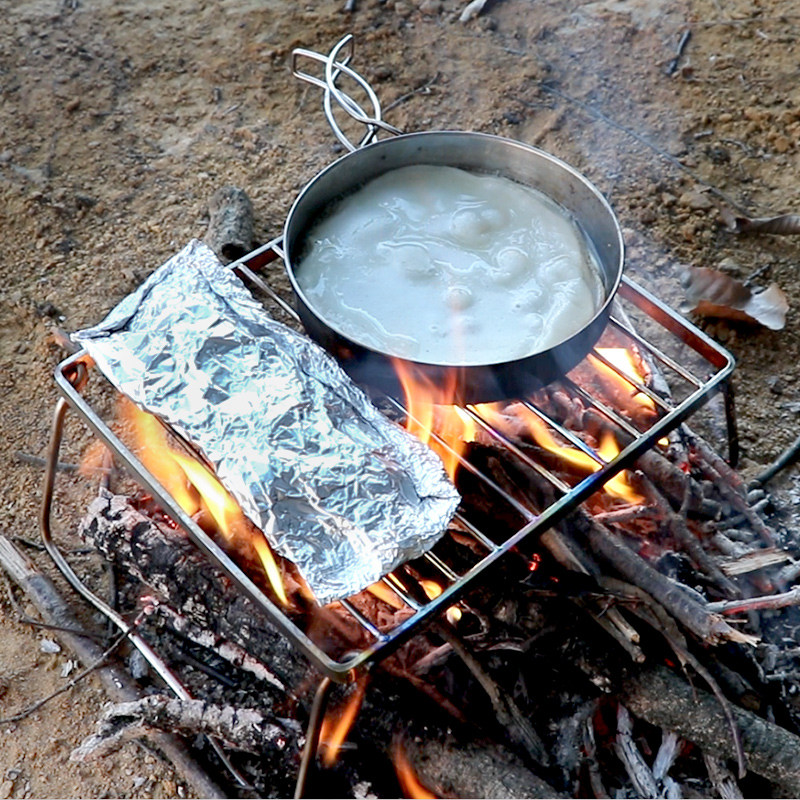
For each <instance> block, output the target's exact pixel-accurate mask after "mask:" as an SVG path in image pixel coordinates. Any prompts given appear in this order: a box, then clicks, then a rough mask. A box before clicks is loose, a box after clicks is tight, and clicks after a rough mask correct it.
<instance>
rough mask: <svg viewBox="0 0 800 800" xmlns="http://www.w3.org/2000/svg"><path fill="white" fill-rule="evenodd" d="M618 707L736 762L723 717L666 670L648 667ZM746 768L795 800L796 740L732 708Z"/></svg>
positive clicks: (798, 789) (799, 756)
mask: <svg viewBox="0 0 800 800" xmlns="http://www.w3.org/2000/svg"><path fill="white" fill-rule="evenodd" d="M622 694H623V702H624V703H625V705H626V706H627V707H628V708H629V709H630V711H631V712H632V713H633V714H635V715H636V716H637V717H639V718H640V719H643V720H645V721H646V722H649V723H650V724H651V725H657V726H659V727H662V728H667V729H669V730H671V731H675V732H676V733H677V734H678V735H679V736H681V737H682V738H684V739H688V740H689V741H691V742H694V743H695V744H696V745H698V746H699V747H700V748H702V749H703V750H705V751H708V752H709V753H712V754H713V755H716V756H719V757H722V758H726V759H727V758H735V757H736V753H735V748H734V744H733V742H732V741H731V737H730V728H729V725H728V722H727V720H726V719H725V715H724V713H723V711H722V709H721V708H720V706H719V704H718V703H717V701H716V700H715V699H714V697H713V696H712V695H710V694H709V693H707V692H704V691H702V690H700V689H696V688H692V687H690V686H689V685H688V684H687V683H686V682H685V681H683V680H681V679H680V678H679V677H678V676H676V675H675V674H673V673H672V672H670V671H669V670H668V669H666V668H665V667H653V668H651V669H649V670H645V671H643V672H641V673H640V674H639V675H637V676H636V677H634V678H631V679H629V680H628V681H626V682H625V684H624V686H623V691H622ZM733 715H734V718H735V720H736V724H737V726H738V728H739V730H740V731H741V735H742V743H743V745H744V750H745V753H746V754H747V763H748V767H749V768H750V769H751V770H753V772H756V773H757V774H759V775H762V776H763V777H765V778H767V779H769V780H771V781H773V782H774V783H777V784H778V785H779V786H780V787H781V789H782V791H783V792H785V794H784V796H785V797H800V737H797V736H795V735H794V734H793V733H790V732H789V731H787V730H786V729H785V728H781V727H780V726H778V725H775V724H774V723H771V722H767V720H765V719H762V718H761V717H758V716H756V715H755V714H753V713H752V712H750V711H745V710H744V709H742V708H739V707H737V706H734V707H733Z"/></svg>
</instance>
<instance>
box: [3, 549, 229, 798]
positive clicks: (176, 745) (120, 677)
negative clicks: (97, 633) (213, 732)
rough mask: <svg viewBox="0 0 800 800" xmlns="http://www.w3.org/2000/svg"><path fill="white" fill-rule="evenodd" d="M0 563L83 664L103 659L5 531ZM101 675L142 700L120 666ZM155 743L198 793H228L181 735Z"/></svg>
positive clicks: (127, 697) (111, 689)
mask: <svg viewBox="0 0 800 800" xmlns="http://www.w3.org/2000/svg"><path fill="white" fill-rule="evenodd" d="M0 565H2V566H3V568H4V569H5V570H6V572H7V573H8V575H9V576H10V577H11V579H12V580H13V581H14V582H15V583H16V584H17V585H18V586H19V587H20V588H21V589H22V590H23V591H24V592H25V593H26V595H27V596H28V599H29V600H30V601H31V602H32V603H33V604H34V606H36V608H37V610H38V611H39V613H40V614H41V615H42V617H43V618H44V620H45V621H46V622H47V623H48V624H50V625H54V626H58V627H59V628H60V629H61V630H59V632H58V633H57V636H58V638H59V639H60V640H61V642H62V644H63V645H64V646H65V647H67V648H69V649H70V650H72V652H73V653H75V655H76V656H77V658H78V659H79V660H80V661H81V663H82V664H84V665H85V666H88V665H89V664H93V663H95V662H97V661H98V660H99V659H100V657H101V656H102V654H103V650H102V648H101V647H99V646H98V645H97V644H95V643H94V642H93V641H92V640H91V639H89V638H87V637H84V636H79V635H77V634H74V633H69V632H66V631H64V630H63V629H64V628H79V627H80V623H79V622H78V620H77V619H76V617H75V616H74V614H73V613H72V611H71V610H70V609H69V608H68V607H67V605H66V603H65V602H64V600H63V599H62V598H61V596H60V594H59V593H58V590H57V589H56V588H55V586H54V585H53V584H52V582H51V581H50V579H49V578H47V577H46V576H45V575H43V574H42V573H40V572H38V571H37V570H36V568H35V567H34V565H33V563H32V562H31V561H30V560H29V559H27V558H26V557H25V556H24V555H23V554H22V553H20V551H19V550H17V548H16V547H14V545H13V544H12V543H11V542H10V541H9V540H8V539H7V538H6V537H5V536H3V535H0ZM97 676H98V677H99V678H100V680H101V681H102V683H103V687H104V688H105V690H106V693H107V694H108V696H109V697H110V698H111V699H112V700H114V701H116V702H125V701H133V700H138V699H139V698H140V696H141V695H140V693H139V691H138V689H137V688H136V686H135V684H134V683H133V681H132V679H131V678H130V677H129V676H128V675H127V673H125V672H123V671H122V670H120V669H117V668H116V667H112V666H102V667H98V669H97ZM153 743H154V744H155V745H156V746H157V747H158V749H159V750H161V752H162V753H163V754H164V755H165V756H166V758H167V760H168V761H170V762H171V763H172V765H173V766H174V767H175V769H176V770H177V771H178V772H179V773H180V775H181V776H182V777H183V779H184V780H185V781H186V782H187V783H188V784H189V785H190V786H191V787H192V789H193V791H194V792H195V793H196V794H197V796H198V797H215V798H218V797H219V798H224V797H226V796H227V795H226V793H225V792H223V791H222V789H220V788H219V786H217V784H216V783H215V782H214V781H212V780H211V778H210V777H209V776H208V775H207V774H206V772H205V770H204V769H202V767H200V765H199V764H197V762H196V761H195V760H194V758H193V757H192V756H191V755H190V754H189V752H188V751H187V749H186V747H185V746H184V744H183V743H182V742H181V741H180V740H179V739H178V738H176V737H175V736H171V735H169V734H160V735H159V736H157V737H155V738H154V739H153Z"/></svg>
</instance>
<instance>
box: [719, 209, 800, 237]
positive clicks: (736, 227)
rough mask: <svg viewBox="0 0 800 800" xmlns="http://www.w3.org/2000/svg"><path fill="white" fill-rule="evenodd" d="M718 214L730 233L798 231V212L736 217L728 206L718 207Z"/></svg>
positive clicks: (783, 232)
mask: <svg viewBox="0 0 800 800" xmlns="http://www.w3.org/2000/svg"><path fill="white" fill-rule="evenodd" d="M720 216H721V217H722V221H723V222H724V223H725V225H726V226H727V228H728V230H729V231H731V233H775V234H777V235H779V236H791V235H793V234H798V233H800V214H782V215H781V216H779V217H757V218H756V217H737V216H736V215H735V214H734V213H733V211H731V210H730V209H729V208H720Z"/></svg>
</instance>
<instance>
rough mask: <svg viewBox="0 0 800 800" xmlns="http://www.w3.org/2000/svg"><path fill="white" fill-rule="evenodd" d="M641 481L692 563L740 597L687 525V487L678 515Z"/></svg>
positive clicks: (650, 485)
mask: <svg viewBox="0 0 800 800" xmlns="http://www.w3.org/2000/svg"><path fill="white" fill-rule="evenodd" d="M639 480H640V482H641V483H642V485H643V486H644V487H645V489H646V491H647V493H648V494H649V495H650V499H651V501H652V502H653V503H655V504H656V505H657V506H658V508H659V509H660V510H661V513H662V514H663V515H664V517H665V518H666V520H667V523H668V525H669V530H670V533H672V535H673V536H674V537H675V538H676V539H677V540H678V542H679V543H680V545H681V547H682V548H683V549H684V550H685V551H686V552H687V553H688V554H689V556H690V557H691V559H692V561H694V563H695V564H696V565H697V566H698V567H699V568H700V569H701V570H702V571H703V572H704V573H705V574H706V575H707V576H708V577H709V578H710V579H711V580H712V581H713V582H714V583H715V584H716V585H717V587H718V588H719V589H721V590H722V591H723V592H724V594H725V595H726V596H727V597H729V598H733V597H739V596H740V594H741V592H740V591H739V589H738V587H737V586H736V585H735V584H734V583H733V582H732V581H731V580H730V579H729V578H727V577H726V576H725V575H724V574H723V572H722V570H721V569H720V568H719V567H718V566H717V565H716V564H715V563H714V561H713V560H712V558H711V556H709V555H708V553H706V551H705V550H703V548H702V546H701V544H700V542H699V541H698V539H697V537H696V536H695V535H694V534H693V533H692V532H691V531H690V530H689V528H688V526H687V524H686V509H687V507H688V504H689V491H688V487H687V491H686V494H685V496H684V499H683V502H682V503H681V510H680V511H679V512H678V513H676V512H674V511H673V510H672V508H671V506H670V505H669V503H668V502H667V501H666V500H665V499H664V498H663V497H662V495H661V492H659V491H658V489H657V488H656V487H655V485H654V484H653V483H652V481H651V480H650V479H649V478H647V477H646V476H645V475H640V476H639Z"/></svg>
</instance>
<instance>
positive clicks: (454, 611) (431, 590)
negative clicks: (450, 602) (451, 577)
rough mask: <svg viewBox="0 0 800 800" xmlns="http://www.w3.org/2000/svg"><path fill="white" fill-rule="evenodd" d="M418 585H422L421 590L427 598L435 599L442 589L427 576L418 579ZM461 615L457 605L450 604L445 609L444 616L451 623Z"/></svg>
mask: <svg viewBox="0 0 800 800" xmlns="http://www.w3.org/2000/svg"><path fill="white" fill-rule="evenodd" d="M419 585H420V586H421V587H422V591H423V592H425V594H426V595H427V597H428V600H435V599H436V598H437V597H438V596H439V595H440V594H441V593H442V592H443V591H444V590H443V589H442V587H441V586H439V584H438V583H436V581H430V580H428V579H427V578H422V579H421V580H420V581H419ZM462 616H463V614H462V612H461V609H460V608H459V607H458V606H450V608H448V609H447V611H445V617H447V620H448V622H449V623H450V624H451V625H455V624H457V623H458V622H459V620H460V619H461V617H462Z"/></svg>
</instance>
